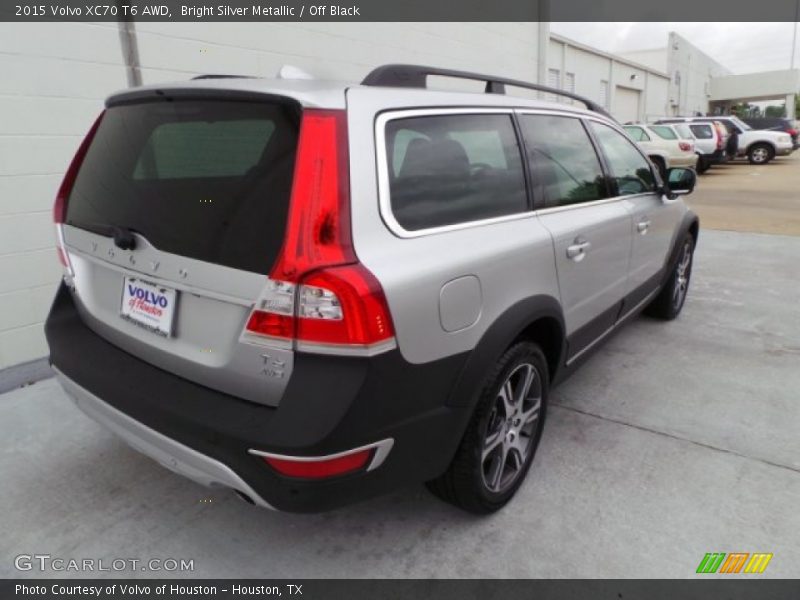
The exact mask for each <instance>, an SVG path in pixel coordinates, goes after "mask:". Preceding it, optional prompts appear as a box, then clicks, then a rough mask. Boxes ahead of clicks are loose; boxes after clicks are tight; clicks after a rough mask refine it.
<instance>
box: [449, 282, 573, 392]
mask: <svg viewBox="0 0 800 600" xmlns="http://www.w3.org/2000/svg"><path fill="white" fill-rule="evenodd" d="M542 320H549V321H550V322H555V324H556V325H557V326H558V338H559V339H558V340H557V343H556V348H557V351H556V354H557V356H556V357H555V358H554V359H553V358H552V357H551V356H548V355H547V352H546V349H545V348H543V349H542V350H543V351H545V357H546V358H547V361H548V366H550V367H551V369H553V372H551V373H550V380H551V381H552V380H553V379H554V378H555V377H556V375H557V373H558V371H559V369H560V368H561V366H562V365H563V362H564V355H565V340H566V328H565V326H564V316H563V313H562V310H561V305H560V304H559V302H558V300H557V299H556V298H554V297H553V296H549V295H537V296H531V297H529V298H525V299H524V300H520V301H519V302H517V303H516V304H514V305H512V306H510V307H509V308H508V309H506V311H505V312H503V314H501V315H500V317H498V318H497V319H496V320H495V322H494V323H493V324H492V325H491V327H489V329H488V330H487V331H486V332H485V333H484V334H483V336H482V337H481V339H480V340H479V342H478V343H477V344H476V345H475V347H474V348H473V349H472V351H471V352H470V354H469V357H468V358H467V360H466V362H465V363H464V366H463V367H462V369H461V372H460V374H459V376H458V378H457V379H456V382H455V383H454V385H453V388H452V391H451V393H450V396H449V398H448V399H447V404H448V405H449V406H465V405H467V406H471V405H474V403H475V402H476V401H477V398H478V395H479V392H480V386H481V384H482V382H483V379H484V377H485V375H486V373H487V372H488V369H489V368H490V366H491V365H492V364H494V362H495V361H497V360H498V358H500V356H502V354H503V352H505V351H506V350H507V349H508V348H509V346H511V345H512V344H513V343H514V341H515V340H517V339H519V338H520V336H521V335H523V334H524V333H525V332H526V330H529V329H530V328H531V326H533V325H534V324H536V322H537V321H542ZM551 350H552V349H551Z"/></svg>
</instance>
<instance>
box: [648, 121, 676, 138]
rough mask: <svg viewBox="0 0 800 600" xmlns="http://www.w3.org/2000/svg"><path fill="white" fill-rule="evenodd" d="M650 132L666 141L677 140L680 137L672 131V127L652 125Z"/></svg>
mask: <svg viewBox="0 0 800 600" xmlns="http://www.w3.org/2000/svg"><path fill="white" fill-rule="evenodd" d="M650 131H652V132H653V133H655V134H656V135H657V136H658V137H660V138H662V139H665V140H677V139H678V136H677V135H675V132H674V131H673V130H672V127H667V126H665V125H651V126H650Z"/></svg>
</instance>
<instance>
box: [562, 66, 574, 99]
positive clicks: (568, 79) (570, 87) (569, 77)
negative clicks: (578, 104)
mask: <svg viewBox="0 0 800 600" xmlns="http://www.w3.org/2000/svg"><path fill="white" fill-rule="evenodd" d="M564 91H567V92H569V93H570V94H574V93H575V73H564ZM567 102H568V103H569V104H574V101H573V100H572V98H569V99H567Z"/></svg>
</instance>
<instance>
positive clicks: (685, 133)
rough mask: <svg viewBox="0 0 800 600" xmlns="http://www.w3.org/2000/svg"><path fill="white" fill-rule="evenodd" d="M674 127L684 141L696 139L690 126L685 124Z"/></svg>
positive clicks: (677, 124)
mask: <svg viewBox="0 0 800 600" xmlns="http://www.w3.org/2000/svg"><path fill="white" fill-rule="evenodd" d="M673 127H674V128H675V131H677V132H678V135H680V136H681V138H683V139H684V140H691V139H692V138H693V137H694V136H693V135H692V130H691V129H689V126H688V125H686V124H685V123H676V124H675V125H673Z"/></svg>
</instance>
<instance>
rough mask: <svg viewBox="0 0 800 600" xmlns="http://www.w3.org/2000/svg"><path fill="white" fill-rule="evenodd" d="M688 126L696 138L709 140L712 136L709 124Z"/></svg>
mask: <svg viewBox="0 0 800 600" xmlns="http://www.w3.org/2000/svg"><path fill="white" fill-rule="evenodd" d="M689 128H690V129H691V130H692V133H693V134H694V136H695V137H696V138H697V139H698V140H710V139H711V138H713V137H714V131H713V130H712V129H711V125H689Z"/></svg>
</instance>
